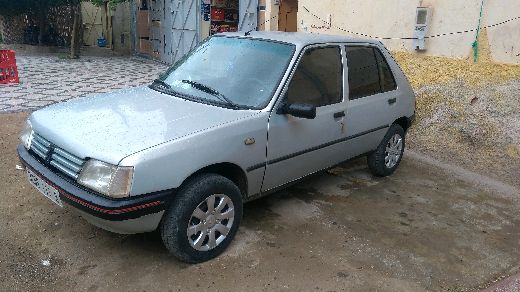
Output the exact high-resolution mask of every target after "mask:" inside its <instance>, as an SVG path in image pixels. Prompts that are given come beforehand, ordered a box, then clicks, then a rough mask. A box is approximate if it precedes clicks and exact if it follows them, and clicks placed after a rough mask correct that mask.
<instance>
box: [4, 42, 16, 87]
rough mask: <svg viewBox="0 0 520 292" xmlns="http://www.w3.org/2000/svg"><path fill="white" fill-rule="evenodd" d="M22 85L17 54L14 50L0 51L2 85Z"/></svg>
mask: <svg viewBox="0 0 520 292" xmlns="http://www.w3.org/2000/svg"><path fill="white" fill-rule="evenodd" d="M8 83H20V79H19V78H18V68H17V67H16V54H15V51H13V50H0V84H8Z"/></svg>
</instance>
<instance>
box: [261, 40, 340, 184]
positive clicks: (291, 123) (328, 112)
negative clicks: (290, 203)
mask: <svg viewBox="0 0 520 292" xmlns="http://www.w3.org/2000/svg"><path fill="white" fill-rule="evenodd" d="M343 56H344V51H343V50H342V48H341V46H339V45H320V46H313V47H309V48H307V49H306V50H305V51H304V52H303V53H302V55H301V57H300V60H299V63H298V65H297V67H296V70H295V71H294V73H293V76H292V77H291V80H290V82H289V83H288V85H287V88H286V93H285V97H284V98H283V99H282V100H281V101H279V102H278V104H277V105H276V106H275V109H274V111H273V113H272V114H271V118H270V121H269V130H268V147H267V167H266V172H265V178H264V182H263V185H262V191H264V192H265V191H267V190H270V189H273V188H276V187H278V186H281V185H283V184H285V183H288V182H291V181H293V180H296V179H299V178H301V177H304V176H306V175H308V174H311V173H313V172H316V171H319V170H321V169H324V168H327V167H330V166H333V165H334V164H336V163H338V162H340V161H342V160H343V159H344V157H345V153H343V150H344V149H343V147H344V146H343V143H341V142H342V141H343V138H344V137H345V135H346V133H345V131H344V116H345V110H346V107H347V105H346V103H345V102H344V99H343V96H344V88H343V83H344V70H343V60H344V57H343ZM283 104H312V105H315V106H316V118H315V119H304V118H297V117H293V116H290V115H286V114H278V113H276V109H277V108H279V107H280V106H282V105H283Z"/></svg>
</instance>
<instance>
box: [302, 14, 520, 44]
mask: <svg viewBox="0 0 520 292" xmlns="http://www.w3.org/2000/svg"><path fill="white" fill-rule="evenodd" d="M303 9H305V11H306V12H307V13H309V14H310V15H312V16H313V17H314V18H316V19H318V20H320V21H321V22H323V23H325V24H327V25H329V24H331V23H330V22H329V21H327V20H324V19H322V18H321V17H319V16H318V15H316V14H314V13H313V12H312V11H310V10H309V9H307V7H305V6H303ZM518 19H520V16H517V17H513V18H510V19H507V20H504V21H502V22H499V23H495V24H492V25H487V26H483V27H482V28H491V27H496V26H500V25H504V24H506V23H508V22H511V21H515V20H518ZM331 26H332V27H334V28H336V29H338V30H341V31H344V32H346V33H349V34H354V35H359V36H364V37H368V38H372V39H378V40H416V39H419V38H416V37H380V36H374V35H369V34H365V33H360V32H355V31H351V30H348V29H345V28H342V27H339V26H337V25H334V24H331ZM479 29H480V25H479ZM475 31H477V29H469V30H462V31H455V32H448V33H441V34H436V35H430V36H425V37H424V38H425V39H433V38H438V37H443V36H447V35H456V34H463V33H470V32H475Z"/></svg>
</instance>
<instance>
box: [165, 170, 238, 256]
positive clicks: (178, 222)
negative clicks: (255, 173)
mask: <svg viewBox="0 0 520 292" xmlns="http://www.w3.org/2000/svg"><path fill="white" fill-rule="evenodd" d="M241 218H242V196H241V194H240V190H239V189H238V187H237V186H236V185H235V184H234V183H233V182H232V181H230V180H229V179H227V178H225V177H223V176H220V175H216V174H203V175H200V176H197V177H195V178H193V179H191V180H190V181H188V182H187V183H186V184H185V185H184V186H183V187H181V189H180V191H179V193H178V194H177V197H176V198H175V200H173V202H172V204H171V206H170V208H169V210H168V211H167V212H166V213H165V215H164V218H163V220H162V221H161V225H160V231H161V237H162V239H163V242H164V245H165V246H166V248H167V249H168V250H169V251H170V253H172V254H173V255H175V256H176V257H177V258H179V259H180V260H182V261H185V262H188V263H200V262H204V261H208V260H210V259H213V258H215V257H217V256H218V255H220V254H221V253H222V252H223V251H224V250H225V249H226V248H227V247H228V246H229V244H230V243H231V241H232V240H233V237H234V236H235V234H236V232H237V230H238V225H239V224H240V220H241Z"/></svg>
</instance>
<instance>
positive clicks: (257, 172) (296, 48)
mask: <svg viewBox="0 0 520 292" xmlns="http://www.w3.org/2000/svg"><path fill="white" fill-rule="evenodd" d="M414 114H415V96H414V93H413V91H412V88H411V87H410V85H409V82H408V81H407V79H406V77H405V76H404V74H403V72H402V71H401V69H400V68H399V66H398V64H397V63H396V62H395V61H394V59H393V58H392V57H391V55H390V53H389V52H388V51H387V49H385V47H384V46H383V45H382V44H381V43H380V42H378V41H373V40H364V39H353V38H347V37H342V36H330V35H319V34H306V33H281V32H251V33H246V34H243V33H226V34H221V35H216V36H213V37H211V38H208V39H206V40H205V41H204V42H202V43H201V44H199V45H198V46H197V47H195V48H194V49H193V50H192V51H191V52H190V53H188V54H187V55H186V56H185V57H184V58H183V59H181V60H180V61H178V62H177V63H175V64H174V65H173V66H172V67H171V68H170V69H169V70H167V72H165V73H164V74H163V75H161V76H160V77H159V78H158V79H156V80H155V81H154V82H153V83H152V84H151V85H149V86H145V87H138V88H130V89H125V90H120V91H116V92H113V93H108V94H102V95H98V96H92V97H84V98H78V99H74V100H70V101H68V102H64V103H59V104H55V105H52V106H49V107H46V108H43V109H40V110H38V111H35V112H33V113H32V114H31V115H30V116H29V118H28V119H27V121H26V124H25V127H24V129H23V131H22V133H21V141H22V143H21V144H20V145H19V146H18V148H17V150H18V153H19V157H20V159H21V162H22V164H23V166H24V168H25V170H26V172H27V175H28V178H29V181H30V182H31V183H32V184H33V185H34V186H35V187H36V188H37V189H38V190H39V191H40V192H41V193H43V194H44V195H45V196H46V197H47V198H49V199H50V200H51V201H53V202H54V203H56V204H57V205H59V206H61V207H64V206H66V207H68V208H72V209H74V210H75V211H77V212H79V213H80V214H81V215H82V217H84V218H85V219H86V220H88V221H89V222H90V223H92V224H94V225H96V226H98V227H101V228H104V229H106V230H109V231H113V232H117V233H125V234H131V233H141V232H149V231H154V230H156V229H159V230H160V234H161V237H162V240H163V242H164V245H165V246H166V248H167V249H168V250H169V251H170V252H171V253H172V254H174V255H175V256H176V257H178V258H179V259H181V260H183V261H186V262H190V263H197V262H202V261H206V260H209V259H212V258H214V257H216V256H218V255H219V254H221V253H222V252H223V251H224V250H225V249H226V247H227V246H228V245H229V244H230V242H231V240H232V239H233V237H234V236H235V234H236V232H237V229H238V227H239V224H240V220H241V218H242V212H243V208H242V206H243V204H244V202H247V201H250V200H252V199H255V198H258V197H261V196H264V195H266V194H269V193H272V192H274V191H276V190H279V189H281V188H284V187H286V186H288V185H289V184H291V183H294V182H297V181H298V180H300V179H302V178H305V177H307V176H309V175H311V174H314V173H317V172H319V171H321V170H325V169H328V168H331V167H333V166H335V165H337V164H339V163H342V162H344V161H347V160H350V159H352V158H356V157H360V156H367V161H368V169H369V170H370V171H371V172H372V173H373V174H374V175H376V176H387V175H390V174H392V173H393V172H394V171H395V170H396V168H397V167H398V165H399V163H400V161H401V158H402V157H403V150H404V148H405V134H406V131H407V129H408V128H409V127H410V125H411V123H412V121H413V117H414Z"/></svg>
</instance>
